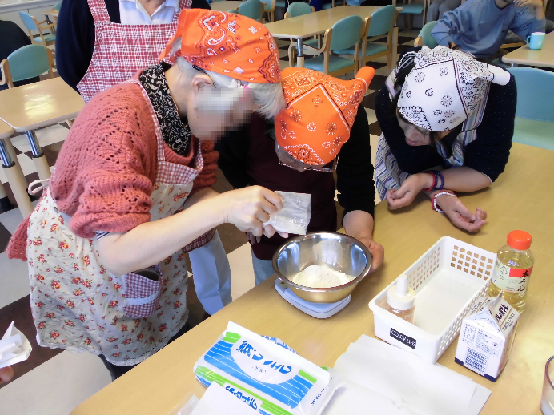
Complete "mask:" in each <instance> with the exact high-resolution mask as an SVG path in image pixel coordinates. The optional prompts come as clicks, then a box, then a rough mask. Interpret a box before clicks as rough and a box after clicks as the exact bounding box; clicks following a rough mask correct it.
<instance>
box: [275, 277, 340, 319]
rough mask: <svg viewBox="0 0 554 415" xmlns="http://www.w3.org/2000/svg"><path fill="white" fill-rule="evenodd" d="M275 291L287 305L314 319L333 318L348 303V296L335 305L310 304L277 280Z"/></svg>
mask: <svg viewBox="0 0 554 415" xmlns="http://www.w3.org/2000/svg"><path fill="white" fill-rule="evenodd" d="M275 289H276V290H277V292H278V293H279V295H280V296H281V297H283V298H284V299H285V300H286V301H287V302H288V303H289V304H291V305H293V306H294V307H296V308H297V309H299V310H300V311H303V312H304V313H306V314H308V315H310V316H312V317H315V318H329V317H331V316H334V315H335V314H337V313H338V312H339V311H341V310H342V309H343V308H344V307H346V306H347V305H348V303H350V296H348V297H346V298H345V299H343V300H340V301H337V302H336V303H311V302H309V301H306V300H303V299H301V298H300V297H298V296H297V295H296V294H295V293H293V292H292V290H291V289H290V288H289V287H288V286H287V284H285V283H284V282H282V281H281V280H280V279H279V278H277V279H276V280H275Z"/></svg>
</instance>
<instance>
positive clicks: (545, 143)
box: [508, 68, 554, 150]
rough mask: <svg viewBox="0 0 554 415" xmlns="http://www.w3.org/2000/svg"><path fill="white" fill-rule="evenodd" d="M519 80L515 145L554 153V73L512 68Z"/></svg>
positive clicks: (511, 70) (517, 83)
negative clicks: (538, 148)
mask: <svg viewBox="0 0 554 415" xmlns="http://www.w3.org/2000/svg"><path fill="white" fill-rule="evenodd" d="M508 71H510V73H511V74H512V75H513V76H514V78H515V79H516V85H517V106H516V120H515V129H514V136H513V139H512V141H513V142H514V143H522V144H527V145H530V146H533V147H542V148H545V149H548V150H554V100H553V99H552V97H554V73H552V72H547V71H543V70H540V69H536V68H509V69H508Z"/></svg>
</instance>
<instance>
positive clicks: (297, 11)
mask: <svg viewBox="0 0 554 415" xmlns="http://www.w3.org/2000/svg"><path fill="white" fill-rule="evenodd" d="M310 13H315V8H314V6H310V5H309V4H308V3H304V2H303V1H297V2H294V3H291V4H290V5H289V7H288V8H287V12H286V13H285V19H288V18H293V17H298V16H302V15H305V14H310ZM318 37H319V35H318ZM304 45H307V46H311V47H313V48H318V47H319V41H318V39H307V40H304ZM288 54H289V65H290V66H294V65H295V63H294V62H295V59H296V57H295V55H296V40H294V39H291V40H290V46H289V53H288Z"/></svg>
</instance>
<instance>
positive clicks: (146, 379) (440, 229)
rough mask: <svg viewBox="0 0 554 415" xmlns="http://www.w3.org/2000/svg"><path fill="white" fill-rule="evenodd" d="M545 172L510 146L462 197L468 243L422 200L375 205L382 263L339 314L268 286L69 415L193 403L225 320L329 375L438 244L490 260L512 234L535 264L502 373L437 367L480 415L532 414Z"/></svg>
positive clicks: (538, 355) (533, 152)
mask: <svg viewBox="0 0 554 415" xmlns="http://www.w3.org/2000/svg"><path fill="white" fill-rule="evenodd" d="M553 165H554V152H552V151H548V150H544V149H540V148H535V147H529V146H526V145H523V144H514V147H513V149H512V155H511V156H510V162H509V164H508V166H507V168H506V172H505V173H504V174H502V175H501V176H500V178H499V179H498V180H497V181H496V182H495V183H494V184H493V185H492V186H491V188H490V189H488V190H484V191H481V192H478V193H476V194H472V195H469V196H463V197H462V199H463V201H464V203H465V204H466V206H468V207H469V208H471V209H475V208H476V207H478V206H480V207H483V208H485V209H486V210H487V211H488V213H489V221H490V223H488V224H487V225H486V226H485V227H484V229H483V230H482V231H481V232H480V233H478V234H476V235H470V234H467V233H465V232H462V231H460V230H458V229H456V228H454V226H452V224H451V223H450V222H449V220H448V219H447V218H446V217H444V216H443V215H441V214H439V213H436V212H433V211H431V207H430V202H429V200H426V199H424V197H423V196H422V197H420V198H418V199H417V201H416V203H415V205H414V206H412V207H411V209H404V210H403V211H401V212H395V213H392V212H390V211H388V209H387V206H386V203H380V204H379V205H378V206H377V208H376V214H375V216H376V218H377V220H376V229H375V238H376V240H377V241H379V242H380V243H381V244H383V246H384V248H385V264H384V265H383V266H382V267H381V268H380V269H379V270H378V271H376V272H375V273H374V274H372V275H370V276H369V277H367V278H365V279H364V280H363V281H362V282H361V283H360V284H359V285H358V286H357V287H356V289H355V290H354V292H353V295H352V302H351V303H350V304H349V305H348V306H347V307H346V308H345V309H344V310H342V311H341V312H340V313H338V314H336V315H335V316H333V317H331V318H329V319H326V320H317V319H315V318H312V317H310V316H308V315H306V314H304V313H302V312H301V311H299V310H297V309H295V308H294V307H292V306H291V305H289V304H288V303H287V302H285V300H283V299H282V298H281V297H280V296H279V295H278V294H277V292H276V291H275V289H274V288H273V282H274V278H270V279H269V280H267V281H265V282H264V283H263V284H261V285H259V286H258V287H256V288H254V289H253V290H250V291H249V292H248V293H246V294H245V295H243V296H242V297H240V298H239V299H238V300H236V301H233V302H232V303H231V304H230V305H229V306H227V307H225V308H224V309H223V310H221V311H220V312H218V313H217V314H215V315H213V316H212V317H210V318H208V319H207V320H206V321H204V322H203V323H201V324H200V325H198V326H196V327H195V328H194V329H192V330H191V331H189V332H188V333H187V334H185V335H184V336H183V337H181V338H180V339H178V340H177V341H175V342H173V343H172V344H170V345H168V346H167V347H165V348H164V349H163V350H162V351H160V352H158V353H157V354H155V355H154V356H152V357H151V358H149V359H148V360H146V361H145V362H144V363H142V364H140V365H139V366H138V367H136V368H135V369H133V370H131V371H130V372H129V373H127V374H126V375H124V376H123V377H121V378H119V379H118V380H116V381H115V382H113V383H112V384H110V385H109V386H107V387H106V388H104V389H103V390H101V391H100V392H98V393H97V394H96V395H94V396H92V397H91V398H89V399H88V400H86V401H85V402H84V403H82V404H81V405H79V406H78V407H77V408H76V409H75V410H74V411H73V414H74V415H96V414H103V415H109V414H114V415H124V414H133V415H142V414H144V415H151V414H160V415H163V414H167V413H168V412H169V411H170V410H171V409H172V408H173V407H174V406H175V405H176V404H177V403H178V402H179V401H181V400H182V399H183V398H184V397H185V396H186V395H187V394H189V393H190V392H193V393H194V394H195V395H196V396H197V397H200V396H202V394H203V393H204V391H205V387H203V386H202V385H201V384H200V382H198V381H197V380H195V378H194V374H193V366H194V363H195V362H196V360H197V359H198V358H199V357H200V356H201V355H202V354H204V352H205V351H206V350H207V349H208V348H209V347H210V346H211V345H212V344H213V343H214V342H215V341H216V339H217V337H218V336H219V335H220V334H222V333H223V331H224V330H225V328H226V326H227V322H228V321H229V320H231V321H234V322H236V323H238V324H240V325H242V326H244V327H246V328H248V329H250V330H252V331H254V332H256V333H259V334H263V335H268V336H275V337H278V338H280V339H281V340H283V341H285V342H286V343H287V344H289V345H290V346H291V347H292V348H294V349H295V350H296V351H297V352H298V353H299V354H300V355H301V356H304V357H306V358H307V359H309V360H311V361H313V362H314V363H316V364H317V365H325V366H330V367H333V366H334V364H335V361H336V360H337V358H338V357H339V356H340V355H342V354H343V353H344V352H345V351H346V349H347V347H348V345H349V344H350V343H352V342H354V341H356V340H357V339H358V338H359V337H360V335H361V334H367V335H369V336H374V322H373V313H372V312H371V311H370V310H369V308H368V303H369V301H370V300H371V299H372V298H373V297H374V296H375V295H376V294H378V293H379V292H380V291H381V290H382V289H384V288H385V287H386V285H388V284H389V283H390V282H391V281H393V280H394V279H395V278H396V277H398V275H399V274H400V273H401V272H403V271H405V270H406V269H407V268H408V267H409V266H410V265H411V264H412V263H413V262H415V261H416V260H417V259H418V258H419V257H420V256H421V255H422V254H423V253H424V252H425V251H426V250H427V249H428V248H430V247H431V246H432V245H433V244H434V243H435V242H437V241H438V240H439V238H441V237H442V236H444V235H450V236H452V237H454V238H457V239H460V240H463V241H465V242H468V243H471V244H474V245H476V246H479V247H482V248H484V249H487V250H489V251H492V252H496V250H498V248H500V246H502V245H504V244H505V243H506V237H507V234H508V233H509V232H510V231H512V230H514V229H523V230H526V231H528V232H530V233H531V234H532V235H533V245H532V247H531V249H532V251H533V253H534V255H535V258H536V263H535V267H534V272H533V274H532V277H531V281H530V286H529V294H528V299H527V305H526V310H525V312H524V314H523V315H522V317H521V319H520V324H519V326H518V332H517V336H516V339H515V343H514V346H513V350H512V354H511V356H510V360H509V362H508V365H507V366H506V368H505V370H504V372H503V373H502V375H501V376H500V378H499V380H498V381H497V382H496V383H492V382H489V381H488V380H486V379H484V378H482V377H481V376H479V375H477V374H475V373H473V372H471V371H469V370H467V369H465V368H463V367H461V366H459V365H457V364H456V363H455V362H454V356H455V351H456V350H455V349H456V344H457V340H455V341H454V343H453V344H452V345H451V346H450V347H449V348H448V350H447V351H446V352H445V353H444V354H443V356H442V357H441V358H440V360H439V363H440V364H442V365H444V366H446V367H448V368H450V369H453V370H455V371H456V372H459V373H461V374H463V375H465V376H468V377H470V378H471V379H473V380H474V381H476V382H477V383H479V384H481V385H484V386H486V387H487V388H489V389H491V390H492V392H493V393H492V395H491V397H490V398H489V401H488V402H487V404H486V405H485V407H484V410H483V411H482V412H481V414H482V415H492V414H494V415H498V414H526V415H529V414H539V402H540V395H541V390H542V384H543V376H544V375H543V373H544V365H545V363H546V360H547V359H548V358H549V357H550V356H552V355H554V330H553V328H552V326H553V322H554V319H553V317H552V308H553V307H554V285H553V284H552V270H553V269H554V255H552V251H553V250H554V241H553V237H552V230H553V229H554V215H553V214H552V213H551V212H552V206H553V204H554V192H552V191H545V189H548V188H550V187H551V183H554V169H552V166H553ZM233 278H240V275H234V276H233ZM346 415H350V414H346Z"/></svg>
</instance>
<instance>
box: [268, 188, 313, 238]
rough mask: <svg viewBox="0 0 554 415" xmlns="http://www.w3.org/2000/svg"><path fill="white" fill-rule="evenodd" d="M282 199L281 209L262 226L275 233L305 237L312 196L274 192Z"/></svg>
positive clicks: (310, 214) (310, 215)
mask: <svg viewBox="0 0 554 415" xmlns="http://www.w3.org/2000/svg"><path fill="white" fill-rule="evenodd" d="M275 193H277V194H278V195H279V196H281V198H282V199H283V209H281V210H280V211H279V212H277V213H275V214H274V215H271V217H270V218H269V220H268V221H267V222H266V223H264V226H266V225H271V226H273V228H274V229H275V230H276V231H277V232H286V233H292V234H295V235H306V232H307V229H308V224H309V223H310V219H311V217H312V196H311V195H310V194H308V193H294V192H279V191H278V192H275Z"/></svg>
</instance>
